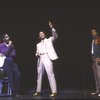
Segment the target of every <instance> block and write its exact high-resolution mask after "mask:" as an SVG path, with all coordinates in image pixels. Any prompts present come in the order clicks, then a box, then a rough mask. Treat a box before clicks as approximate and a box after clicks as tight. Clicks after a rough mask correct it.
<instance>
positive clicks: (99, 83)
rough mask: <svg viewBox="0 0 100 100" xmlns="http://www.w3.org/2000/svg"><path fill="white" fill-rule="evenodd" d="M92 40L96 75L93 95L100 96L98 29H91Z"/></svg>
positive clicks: (99, 40) (99, 38) (99, 44)
mask: <svg viewBox="0 0 100 100" xmlns="http://www.w3.org/2000/svg"><path fill="white" fill-rule="evenodd" d="M91 35H92V37H93V40H92V51H91V53H92V58H93V65H92V67H93V71H94V77H95V84H96V91H95V92H93V93H91V95H97V96H100V37H99V36H98V34H97V31H96V29H92V30H91Z"/></svg>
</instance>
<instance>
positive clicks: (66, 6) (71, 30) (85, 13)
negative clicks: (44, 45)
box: [0, 0, 100, 89]
mask: <svg viewBox="0 0 100 100" xmlns="http://www.w3.org/2000/svg"><path fill="white" fill-rule="evenodd" d="M65 1H66V2H64V1H58V0H55V1H54V0H53V1H49V0H46V1H43V0H40V1H38V0H37V1H34V0H32V1H31V0H27V1H24V0H23V1H22V0H12V1H10V0H9V1H6V0H2V1H0V33H1V34H0V35H2V33H3V32H7V33H9V34H10V35H11V37H12V40H13V42H14V45H15V48H16V52H17V56H16V59H15V60H16V63H18V65H19V69H20V71H21V75H22V77H21V78H22V79H21V87H22V88H24V87H31V86H32V87H34V88H36V75H37V73H36V57H35V45H36V43H37V42H38V32H39V31H41V30H43V31H45V32H46V33H47V36H50V32H51V30H50V28H49V26H48V20H51V22H52V23H53V24H54V27H55V28H56V30H57V32H58V35H59V38H58V39H57V41H56V42H55V45H54V46H55V49H56V51H57V53H58V56H59V59H58V60H57V61H56V62H55V63H54V65H55V66H54V71H55V77H56V80H57V84H58V88H67V89H68V88H72V89H92V88H94V85H95V84H94V76H93V71H92V67H91V63H92V60H91V55H90V47H91V45H90V43H91V36H90V34H89V30H90V29H91V27H96V28H97V29H98V31H100V29H99V28H100V24H99V21H100V20H99V19H100V11H99V9H100V7H99V5H98V3H97V2H95V3H94V2H76V1H75V2H74V1H73V2H68V1H67V0H65ZM43 82H44V84H43V86H44V87H47V86H48V80H47V77H46V76H44V79H43Z"/></svg>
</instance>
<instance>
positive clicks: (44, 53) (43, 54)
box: [40, 53, 48, 55]
mask: <svg viewBox="0 0 100 100" xmlns="http://www.w3.org/2000/svg"><path fill="white" fill-rule="evenodd" d="M44 54H48V53H40V55H44Z"/></svg>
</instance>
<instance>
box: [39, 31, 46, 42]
mask: <svg viewBox="0 0 100 100" xmlns="http://www.w3.org/2000/svg"><path fill="white" fill-rule="evenodd" d="M39 38H40V39H41V40H42V39H44V38H45V33H44V32H40V33H39Z"/></svg>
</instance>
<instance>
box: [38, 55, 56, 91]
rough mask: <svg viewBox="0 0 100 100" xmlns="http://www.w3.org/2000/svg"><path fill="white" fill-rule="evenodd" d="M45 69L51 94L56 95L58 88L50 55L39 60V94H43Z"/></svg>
mask: <svg viewBox="0 0 100 100" xmlns="http://www.w3.org/2000/svg"><path fill="white" fill-rule="evenodd" d="M44 69H45V70H46V73H47V76H48V80H49V84H50V88H51V92H52V93H55V92H57V86H56V80H55V75H54V71H53V63H52V61H51V60H50V58H49V56H48V54H44V55H40V57H39V58H38V66H37V73H38V76H37V90H36V91H37V92H41V85H42V76H43V72H44Z"/></svg>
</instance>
